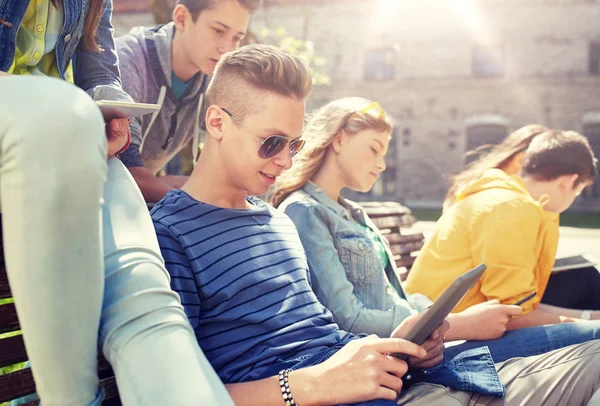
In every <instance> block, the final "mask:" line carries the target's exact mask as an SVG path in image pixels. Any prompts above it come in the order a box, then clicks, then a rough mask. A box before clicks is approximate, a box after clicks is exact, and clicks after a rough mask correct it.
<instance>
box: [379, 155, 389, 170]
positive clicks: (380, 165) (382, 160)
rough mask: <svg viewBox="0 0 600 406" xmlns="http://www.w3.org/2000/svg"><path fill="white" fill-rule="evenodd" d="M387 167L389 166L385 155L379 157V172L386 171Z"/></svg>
mask: <svg viewBox="0 0 600 406" xmlns="http://www.w3.org/2000/svg"><path fill="white" fill-rule="evenodd" d="M385 168H387V166H386V165H385V159H384V158H383V157H379V158H378V160H377V169H378V170H379V172H383V171H385Z"/></svg>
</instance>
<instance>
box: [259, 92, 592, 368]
mask: <svg viewBox="0 0 600 406" xmlns="http://www.w3.org/2000/svg"><path fill="white" fill-rule="evenodd" d="M392 128H393V126H392V123H391V121H390V120H389V118H387V117H386V114H385V112H384V111H383V109H382V108H381V107H380V106H379V104H378V103H376V102H373V101H371V100H367V99H364V98H360V97H347V98H342V99H338V100H334V101H332V102H331V103H329V104H327V105H325V106H323V107H321V108H320V109H318V110H317V111H316V112H315V113H314V114H313V115H312V117H311V119H310V120H309V121H308V124H307V127H306V129H305V131H304V136H303V138H304V140H305V141H306V147H305V148H304V149H303V150H302V151H300V152H299V153H298V155H297V156H296V157H295V164H294V166H293V167H292V168H291V169H290V170H289V171H287V172H285V173H284V174H283V175H282V176H281V178H280V180H279V181H278V182H277V183H276V184H275V185H274V187H273V188H272V189H271V191H270V194H269V198H270V201H271V203H272V204H273V205H274V206H276V207H278V208H279V209H280V210H283V211H285V213H286V214H287V215H288V216H289V217H290V218H291V219H292V221H293V222H294V224H295V225H296V227H297V228H298V233H299V235H300V239H301V240H302V245H303V246H304V249H305V250H306V255H307V258H308V264H309V268H310V270H311V276H312V282H313V289H314V290H315V293H316V295H317V297H318V298H319V300H320V301H321V303H323V304H324V305H325V306H326V307H327V308H329V309H330V310H331V311H332V313H333V315H334V318H335V321H336V322H337V323H338V324H339V325H340V326H341V327H342V328H343V329H345V330H347V331H350V332H352V333H355V334H359V333H366V334H378V335H380V336H387V335H389V334H391V333H392V332H393V331H394V329H395V328H396V326H398V325H399V324H400V323H401V322H402V321H403V320H405V319H406V318H408V317H411V316H413V315H415V314H417V313H418V312H420V311H422V310H424V308H425V307H427V306H428V305H429V304H431V301H430V300H429V299H428V298H427V297H425V296H423V295H413V296H411V295H407V294H406V293H405V292H404V290H403V289H402V286H401V283H400V280H399V278H398V276H397V275H398V272H397V269H396V267H395V261H394V260H393V254H392V252H391V250H390V247H389V244H388V242H387V240H386V239H385V237H384V236H383V235H381V233H380V231H379V230H378V229H377V227H376V226H375V224H373V222H372V221H371V220H370V219H369V218H368V216H367V215H366V214H365V212H364V210H363V208H362V207H361V206H360V205H359V204H358V203H356V202H352V201H350V200H348V199H345V198H343V197H342V196H340V191H341V190H342V188H344V187H348V188H351V189H353V190H356V191H360V192H368V191H369V190H371V188H372V187H373V184H374V183H375V182H376V180H377V179H378V177H379V175H380V174H381V173H382V172H383V171H384V170H385V168H386V165H385V161H384V158H385V155H386V153H387V150H388V145H389V142H390V137H391V134H392ZM390 259H391V260H390ZM467 270H468V269H465V272H466V271H467ZM520 314H521V309H520V307H518V306H512V305H503V304H500V303H498V301H496V300H493V301H489V302H486V303H482V304H479V305H475V306H472V307H470V308H469V309H467V310H465V311H463V312H460V313H456V314H451V315H449V316H448V321H449V322H450V329H449V331H448V333H447V334H446V339H447V340H448V341H452V340H469V341H467V342H466V343H464V344H461V345H456V346H451V347H449V348H447V349H446V350H445V352H444V353H445V357H446V359H452V358H454V356H456V355H457V354H460V353H461V352H462V351H464V350H465V349H473V348H481V347H484V346H487V347H488V348H489V350H490V351H491V355H492V357H493V359H494V361H495V362H503V361H506V360H507V359H509V358H513V357H527V356H531V355H537V354H543V353H546V352H548V351H552V350H555V349H558V348H563V347H566V346H569V345H572V344H578V343H582V342H586V341H589V340H593V339H597V338H600V328H599V327H600V322H597V321H590V322H579V323H567V324H562V325H552V326H540V327H533V328H527V329H517V330H513V331H507V329H508V323H509V321H510V320H512V319H513V318H514V317H518V316H519V315H520Z"/></svg>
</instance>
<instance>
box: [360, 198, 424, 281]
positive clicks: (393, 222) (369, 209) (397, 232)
mask: <svg viewBox="0 0 600 406" xmlns="http://www.w3.org/2000/svg"><path fill="white" fill-rule="evenodd" d="M360 204H361V206H363V207H364V208H365V211H366V213H367V215H368V216H369V217H370V218H371V220H373V223H375V225H376V226H377V227H378V228H379V230H380V231H381V233H382V234H383V235H384V236H385V237H386V238H387V240H388V242H389V243H390V246H391V249H392V253H393V254H394V260H395V261H396V265H397V266H398V268H399V276H400V279H401V280H403V281H404V280H405V279H406V277H407V276H408V272H409V270H410V267H411V266H412V264H413V263H414V262H415V259H416V258H417V255H418V253H419V251H420V250H421V248H422V247H423V244H424V240H425V238H424V236H423V233H420V232H418V231H414V230H412V229H411V226H412V225H413V224H415V223H416V222H417V219H416V218H415V216H413V215H412V213H411V211H410V209H409V208H407V207H404V206H402V205H401V204H400V203H396V202H360Z"/></svg>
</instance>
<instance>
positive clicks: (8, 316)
mask: <svg viewBox="0 0 600 406" xmlns="http://www.w3.org/2000/svg"><path fill="white" fill-rule="evenodd" d="M361 204H362V205H363V207H364V208H365V210H366V212H367V214H368V215H369V217H371V219H372V220H373V222H374V223H375V225H377V227H378V228H379V229H380V230H381V231H382V233H383V234H384V235H385V236H386V238H387V239H388V241H389V242H390V245H391V248H392V252H393V253H394V260H395V261H396V264H397V265H398V267H399V268H401V274H400V277H401V279H402V280H404V279H405V278H406V275H407V274H408V270H409V269H410V267H411V266H412V264H413V262H414V261H415V256H416V254H417V253H418V251H419V250H420V249H421V247H422V246H423V234H421V233H415V232H412V230H411V229H410V227H411V226H412V225H413V224H414V223H415V222H416V219H415V217H414V216H413V215H412V214H411V212H410V210H409V209H407V208H406V207H404V206H402V205H400V204H398V203H393V202H384V203H381V202H368V203H361ZM0 224H1V217H0ZM10 297H12V295H11V292H10V287H9V285H8V279H7V276H6V268H5V265H4V253H3V248H2V230H1V227H0V299H6V298H10ZM15 331H19V320H18V318H17V313H16V310H15V306H14V304H12V303H9V304H3V305H0V368H3V367H6V366H9V365H13V364H17V363H21V362H25V361H27V359H28V358H27V353H26V351H25V346H24V343H23V336H22V335H15V336H11V337H5V338H1V337H2V335H3V334H5V333H10V332H15ZM67 345H68V343H65V346H67ZM98 375H99V377H100V384H101V385H102V387H103V388H104V391H105V394H106V397H105V400H104V402H103V405H106V406H114V405H121V401H120V399H119V393H118V390H117V384H116V382H115V377H114V373H113V371H112V369H111V367H110V365H109V364H108V362H107V361H106V360H105V359H104V357H103V356H102V355H100V354H99V355H98ZM32 393H35V382H34V381H33V376H32V375H31V370H30V369H29V368H25V369H21V370H19V371H14V372H11V373H8V374H6V375H0V404H1V403H2V402H7V401H10V400H13V399H17V398H20V397H22V396H25V395H29V394H32ZM38 403H39V402H38V401H32V402H29V403H27V404H26V405H27V406H33V405H37V404H38Z"/></svg>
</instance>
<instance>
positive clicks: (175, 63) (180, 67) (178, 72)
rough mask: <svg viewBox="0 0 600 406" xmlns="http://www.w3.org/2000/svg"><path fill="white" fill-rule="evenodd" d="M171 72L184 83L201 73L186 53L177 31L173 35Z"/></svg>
mask: <svg viewBox="0 0 600 406" xmlns="http://www.w3.org/2000/svg"><path fill="white" fill-rule="evenodd" d="M171 70H172V71H173V73H174V74H175V76H177V78H178V79H179V80H181V81H182V82H187V81H188V80H190V79H191V78H192V77H193V76H194V75H195V74H196V73H198V72H200V69H198V68H196V67H195V66H194V64H193V63H192V62H191V61H190V58H189V57H188V56H187V54H186V53H185V48H184V47H183V44H182V40H181V37H180V36H179V33H178V32H177V31H175V34H173V43H172V45H171Z"/></svg>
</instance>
